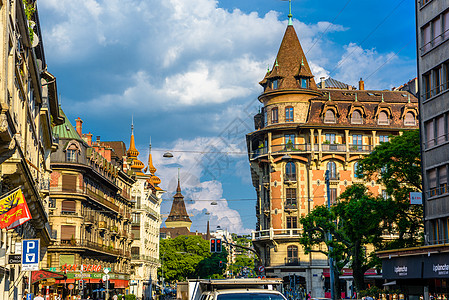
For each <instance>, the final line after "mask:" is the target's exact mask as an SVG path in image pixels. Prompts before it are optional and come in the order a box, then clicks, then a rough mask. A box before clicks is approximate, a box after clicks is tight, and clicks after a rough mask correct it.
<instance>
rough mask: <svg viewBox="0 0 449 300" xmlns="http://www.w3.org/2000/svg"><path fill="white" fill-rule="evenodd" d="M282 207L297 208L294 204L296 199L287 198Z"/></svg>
mask: <svg viewBox="0 0 449 300" xmlns="http://www.w3.org/2000/svg"><path fill="white" fill-rule="evenodd" d="M284 209H286V210H294V209H298V206H297V205H296V199H294V200H293V199H291V200H288V201H286V202H285V203H284Z"/></svg>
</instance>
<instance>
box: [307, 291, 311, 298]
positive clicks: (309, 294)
mask: <svg viewBox="0 0 449 300" xmlns="http://www.w3.org/2000/svg"><path fill="white" fill-rule="evenodd" d="M310 299H312V294H311V293H310V292H309V293H307V300H310Z"/></svg>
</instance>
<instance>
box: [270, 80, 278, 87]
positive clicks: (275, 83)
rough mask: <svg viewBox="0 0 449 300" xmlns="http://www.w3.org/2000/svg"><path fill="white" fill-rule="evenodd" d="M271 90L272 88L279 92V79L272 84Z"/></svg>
mask: <svg viewBox="0 0 449 300" xmlns="http://www.w3.org/2000/svg"><path fill="white" fill-rule="evenodd" d="M271 88H272V89H273V90H277V89H278V88H279V79H274V80H273V81H272V82H271Z"/></svg>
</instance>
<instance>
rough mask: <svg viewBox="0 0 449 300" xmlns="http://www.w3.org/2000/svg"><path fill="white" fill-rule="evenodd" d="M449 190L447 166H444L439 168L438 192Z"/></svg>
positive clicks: (444, 192)
mask: <svg viewBox="0 0 449 300" xmlns="http://www.w3.org/2000/svg"><path fill="white" fill-rule="evenodd" d="M447 192H448V190H447V167H446V166H442V167H439V168H438V193H439V194H440V195H442V194H446V193H447Z"/></svg>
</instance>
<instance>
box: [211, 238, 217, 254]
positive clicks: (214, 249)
mask: <svg viewBox="0 0 449 300" xmlns="http://www.w3.org/2000/svg"><path fill="white" fill-rule="evenodd" d="M215 251H216V246H215V239H210V252H211V253H215Z"/></svg>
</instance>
